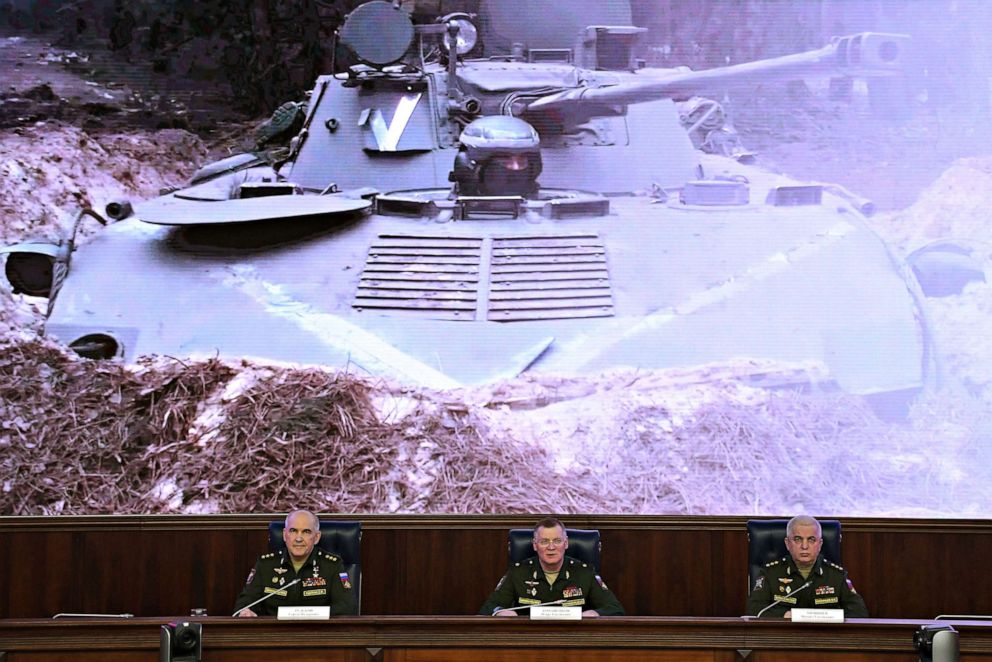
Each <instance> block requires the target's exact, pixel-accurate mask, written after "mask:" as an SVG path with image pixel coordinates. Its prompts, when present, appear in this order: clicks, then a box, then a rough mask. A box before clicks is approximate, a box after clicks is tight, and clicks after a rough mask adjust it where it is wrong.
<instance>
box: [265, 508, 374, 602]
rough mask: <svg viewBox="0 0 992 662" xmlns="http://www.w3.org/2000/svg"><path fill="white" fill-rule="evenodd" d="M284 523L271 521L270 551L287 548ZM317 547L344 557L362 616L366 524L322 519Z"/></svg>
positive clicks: (342, 558)
mask: <svg viewBox="0 0 992 662" xmlns="http://www.w3.org/2000/svg"><path fill="white" fill-rule="evenodd" d="M285 528H286V522H285V521H284V520H278V521H275V522H269V551H271V552H278V551H281V550H283V549H285V548H286V543H285V542H284V541H283V539H282V532H283V529H285ZM317 547H319V548H320V549H322V550H324V551H325V552H330V553H331V554H336V555H338V556H340V557H341V562H342V563H343V564H344V569H345V572H347V573H348V579H349V580H350V581H351V587H352V590H353V591H354V592H355V603H356V604H357V605H358V613H359V614H361V613H362V523H361V522H342V521H335V520H320V540H318V541H317Z"/></svg>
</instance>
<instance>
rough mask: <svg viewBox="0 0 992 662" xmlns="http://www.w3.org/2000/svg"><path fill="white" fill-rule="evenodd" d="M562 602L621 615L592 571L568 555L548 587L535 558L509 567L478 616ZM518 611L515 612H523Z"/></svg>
mask: <svg viewBox="0 0 992 662" xmlns="http://www.w3.org/2000/svg"><path fill="white" fill-rule="evenodd" d="M554 600H565V603H564V604H563V605H562V606H565V607H582V609H583V611H584V610H586V609H595V610H596V611H597V612H599V614H600V615H601V616H623V607H622V606H620V601H619V600H617V597H616V596H615V595H613V592H612V591H610V589H608V588H606V584H605V583H603V580H602V579H600V577H599V575H597V574H596V570H595V569H593V568H592V566H590V565H589V564H587V563H583V562H582V561H579V560H577V559H573V558H572V557H570V556H566V557H565V560H564V562H563V563H562V565H561V570H560V571H559V573H558V577H557V578H556V579H555V583H554V584H548V580H547V579H546V578H545V577H544V570H542V569H541V563H540V561H539V560H538V559H537V557H536V556H534V557H531V558H529V559H527V560H525V561H521V562H520V563H516V564H514V565H513V567H512V568H510V569H509V570H508V571H507V573H506V574H505V575H503V578H502V579H500V580H499V583H498V584H496V590H495V591H493V592H492V594H491V595H490V596H489V599H488V600H486V603H485V604H484V605H482V608H481V609H479V613H480V614H485V615H486V616H489V615H491V614H492V613H493V612H494V611H495V610H496V609H497V608H507V607H519V606H522V605H536V604H541V603H542V602H552V601H554ZM526 612H527V610H526V609H521V610H520V611H519V612H518V613H526Z"/></svg>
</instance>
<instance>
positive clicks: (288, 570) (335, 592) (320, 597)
mask: <svg viewBox="0 0 992 662" xmlns="http://www.w3.org/2000/svg"><path fill="white" fill-rule="evenodd" d="M294 579H299V580H300V582H299V583H298V584H296V585H294V586H290V587H288V588H283V587H284V586H286V585H287V584H289V583H290V582H292V581H293V580H294ZM270 594H271V595H272V597H271V598H269V599H268V600H265V601H263V602H260V603H259V604H257V605H255V606H254V607H252V608H251V610H252V611H253V612H255V613H256V614H258V615H259V616H274V615H276V613H277V611H278V609H279V607H289V606H292V607H324V606H329V607H330V608H331V614H355V613H357V612H358V607H357V605H356V603H355V594H354V591H353V590H352V588H351V582H350V581H349V580H348V573H346V572H345V570H344V565H343V564H342V563H341V558H340V557H338V556H335V555H334V554H330V553H328V552H325V551H324V550H322V549H317V548H315V549H314V550H313V551H312V552H310V556H308V557H307V560H306V561H305V562H304V563H303V565H302V566H301V567H300V571H299V573H297V572H296V570H294V569H293V563H292V561H291V560H290V558H289V554H287V553H286V550H283V551H281V552H271V553H269V554H263V555H262V556H260V557H259V558H258V561H257V562H256V563H255V568H254V569H253V570H252V571H251V574H249V575H248V580H247V581H246V582H245V587H244V589H243V590H242V591H241V594H240V595H238V599H237V600H235V602H234V609H235V611H240V610H242V609H244V608H245V607H247V606H248V605H250V604H251V603H252V602H254V601H255V600H258V599H259V598H261V597H262V596H263V595H270Z"/></svg>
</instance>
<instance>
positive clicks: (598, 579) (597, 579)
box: [596, 575, 610, 591]
mask: <svg viewBox="0 0 992 662" xmlns="http://www.w3.org/2000/svg"><path fill="white" fill-rule="evenodd" d="M596 583H597V584H599V587H600V588H601V589H603V590H604V591H609V590H610V589H608V588H606V582H604V581H603V578H602V577H600V576H599V575H596Z"/></svg>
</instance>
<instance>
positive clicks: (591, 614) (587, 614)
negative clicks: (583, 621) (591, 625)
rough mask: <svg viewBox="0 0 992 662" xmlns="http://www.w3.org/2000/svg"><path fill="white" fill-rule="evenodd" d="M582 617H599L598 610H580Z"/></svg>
mask: <svg viewBox="0 0 992 662" xmlns="http://www.w3.org/2000/svg"><path fill="white" fill-rule="evenodd" d="M582 618H599V612H598V611H596V610H595V609H586V610H585V611H584V612H582Z"/></svg>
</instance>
